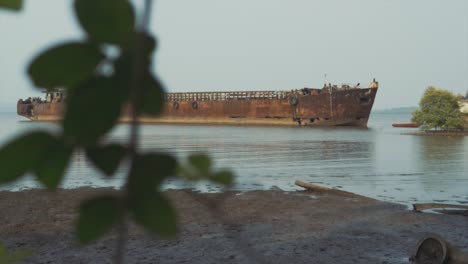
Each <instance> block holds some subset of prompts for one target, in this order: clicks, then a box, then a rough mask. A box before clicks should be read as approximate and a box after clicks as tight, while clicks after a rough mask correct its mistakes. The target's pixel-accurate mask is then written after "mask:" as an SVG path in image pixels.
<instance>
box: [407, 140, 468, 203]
mask: <svg viewBox="0 0 468 264" xmlns="http://www.w3.org/2000/svg"><path fill="white" fill-rule="evenodd" d="M414 143H415V146H416V147H417V149H418V160H417V161H418V162H417V165H418V166H419V169H420V171H422V172H423V173H422V174H421V175H419V182H420V184H421V185H422V187H423V189H424V190H425V191H426V193H427V194H428V196H430V197H431V198H433V199H434V200H444V201H445V200H447V199H450V197H448V198H447V197H446V196H447V195H443V196H441V195H439V193H445V192H446V193H448V194H450V193H457V192H459V189H460V191H461V194H463V193H465V194H468V191H466V190H468V179H467V176H466V175H467V171H468V167H467V156H468V142H467V140H466V138H465V137H445V136H421V137H416V138H415V140H414ZM462 189H464V191H462Z"/></svg>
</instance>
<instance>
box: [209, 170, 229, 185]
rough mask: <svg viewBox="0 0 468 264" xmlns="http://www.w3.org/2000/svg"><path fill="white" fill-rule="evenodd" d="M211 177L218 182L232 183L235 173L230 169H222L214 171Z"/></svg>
mask: <svg viewBox="0 0 468 264" xmlns="http://www.w3.org/2000/svg"><path fill="white" fill-rule="evenodd" d="M209 179H210V180H211V181H212V182H215V183H218V184H222V185H231V184H232V183H233V182H234V175H233V173H232V172H231V171H229V170H220V171H218V172H216V173H214V174H213V175H212V176H211V177H210V178H209Z"/></svg>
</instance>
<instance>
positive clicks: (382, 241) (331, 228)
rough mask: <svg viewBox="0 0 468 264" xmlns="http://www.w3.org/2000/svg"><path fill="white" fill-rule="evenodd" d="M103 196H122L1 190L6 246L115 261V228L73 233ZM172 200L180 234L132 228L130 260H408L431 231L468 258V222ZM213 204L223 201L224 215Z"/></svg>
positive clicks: (36, 259) (342, 201) (42, 258)
mask: <svg viewBox="0 0 468 264" xmlns="http://www.w3.org/2000/svg"><path fill="white" fill-rule="evenodd" d="M101 192H112V190H110V189H91V188H81V189H75V190H59V191H57V192H56V193H49V192H47V191H43V190H30V191H23V192H0V210H1V214H0V223H1V225H0V242H1V243H3V244H4V245H6V246H7V247H8V249H9V250H18V249H30V250H32V251H33V252H34V256H33V257H32V258H31V259H29V260H28V261H26V262H25V263H68V264H72V263H110V262H111V260H112V256H113V249H114V248H115V243H116V239H115V232H112V233H110V234H109V235H106V236H105V237H103V238H102V239H100V240H99V241H97V242H96V243H93V244H90V245H87V246H81V245H79V244H78V243H77V242H76V239H75V236H74V233H73V228H74V225H75V221H76V217H77V206H78V205H79V202H80V201H81V200H83V199H84V198H86V197H90V196H94V195H97V194H99V193H101ZM166 194H167V195H168V196H169V197H170V199H171V201H172V202H173V204H174V205H175V206H176V207H177V209H178V213H179V218H178V221H179V223H180V227H181V228H180V232H179V235H178V236H177V237H175V238H173V239H169V240H164V239H161V238H158V237H154V236H150V235H148V234H147V233H145V232H143V231H142V230H141V229H140V228H139V227H138V226H136V225H134V224H132V225H131V226H130V228H129V233H130V234H129V240H128V243H127V247H126V263H262V262H263V263H408V257H409V256H410V254H411V252H412V250H413V249H414V247H415V245H416V244H417V241H418V240H419V239H420V238H421V237H423V236H424V235H426V234H428V233H436V234H438V235H440V236H441V237H442V238H444V239H445V240H447V241H449V242H450V243H451V244H453V245H456V246H457V247H459V248H460V249H462V250H464V251H466V252H468V218H467V217H466V216H460V215H442V214H425V213H415V212H412V211H409V210H408V209H407V208H406V207H405V206H403V205H398V204H391V203H386V202H381V201H376V200H372V199H368V198H365V197H342V196H338V195H336V194H327V193H311V192H302V191H297V192H284V191H281V190H271V191H251V192H244V193H239V192H229V193H228V194H226V195H224V196H221V195H220V194H200V193H194V192H191V191H188V190H170V191H167V192H166ZM206 201H218V202H220V201H222V202H221V207H220V210H221V211H222V212H221V213H220V214H217V213H214V211H213V210H208V209H207V206H206Z"/></svg>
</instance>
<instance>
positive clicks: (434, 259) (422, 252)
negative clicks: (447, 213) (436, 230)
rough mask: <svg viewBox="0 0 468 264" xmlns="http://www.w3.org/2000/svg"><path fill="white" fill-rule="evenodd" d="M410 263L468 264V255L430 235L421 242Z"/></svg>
mask: <svg viewBox="0 0 468 264" xmlns="http://www.w3.org/2000/svg"><path fill="white" fill-rule="evenodd" d="M410 261H411V262H413V263H416V264H466V263H468V253H466V252H464V251H461V250H460V249H458V248H455V247H453V246H452V245H450V244H449V243H448V242H447V241H445V240H443V239H442V238H440V237H439V236H437V235H428V236H426V237H424V238H422V239H421V240H419V242H418V244H417V246H416V249H415V250H414V254H413V256H411V257H410Z"/></svg>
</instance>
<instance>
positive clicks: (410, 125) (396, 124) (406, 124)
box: [392, 123, 419, 128]
mask: <svg viewBox="0 0 468 264" xmlns="http://www.w3.org/2000/svg"><path fill="white" fill-rule="evenodd" d="M392 127H411V128H417V127H419V126H418V124H416V123H393V124H392Z"/></svg>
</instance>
